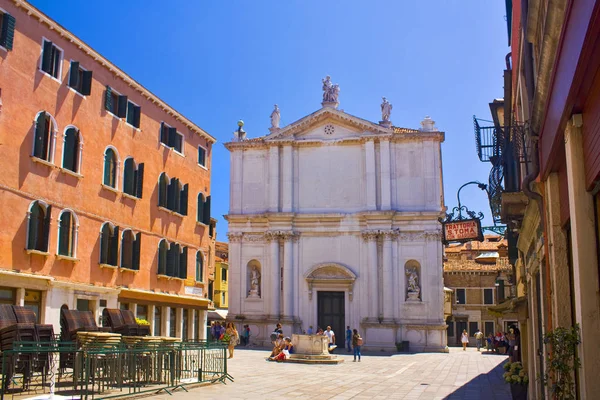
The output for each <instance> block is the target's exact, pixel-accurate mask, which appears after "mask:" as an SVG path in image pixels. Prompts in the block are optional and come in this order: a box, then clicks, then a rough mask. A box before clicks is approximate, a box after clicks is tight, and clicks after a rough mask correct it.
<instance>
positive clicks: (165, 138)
mask: <svg viewBox="0 0 600 400" xmlns="http://www.w3.org/2000/svg"><path fill="white" fill-rule="evenodd" d="M160 142H161V143H163V144H166V145H168V144H169V127H168V126H166V125H165V123H164V122H161V123H160Z"/></svg>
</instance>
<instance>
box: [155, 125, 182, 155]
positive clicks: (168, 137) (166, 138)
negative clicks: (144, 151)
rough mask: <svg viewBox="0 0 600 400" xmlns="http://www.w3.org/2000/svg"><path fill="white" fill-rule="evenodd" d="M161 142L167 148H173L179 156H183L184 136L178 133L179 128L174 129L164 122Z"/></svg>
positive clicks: (161, 128)
mask: <svg viewBox="0 0 600 400" xmlns="http://www.w3.org/2000/svg"><path fill="white" fill-rule="evenodd" d="M160 142H161V143H162V144H164V145H165V146H167V147H171V148H172V149H173V150H175V151H176V152H178V153H179V154H183V135H182V134H181V133H179V132H177V128H173V127H172V126H169V125H167V124H165V123H164V122H162V123H161V124H160Z"/></svg>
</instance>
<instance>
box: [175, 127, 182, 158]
mask: <svg viewBox="0 0 600 400" xmlns="http://www.w3.org/2000/svg"><path fill="white" fill-rule="evenodd" d="M173 148H174V149H175V150H177V151H178V152H180V153H183V136H181V135H178V134H177V132H175V145H174V146H173Z"/></svg>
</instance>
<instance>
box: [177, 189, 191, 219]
mask: <svg viewBox="0 0 600 400" xmlns="http://www.w3.org/2000/svg"><path fill="white" fill-rule="evenodd" d="M188 188H189V184H187V183H186V184H185V185H183V189H182V190H181V196H180V197H179V213H180V214H181V215H187V213H188Z"/></svg>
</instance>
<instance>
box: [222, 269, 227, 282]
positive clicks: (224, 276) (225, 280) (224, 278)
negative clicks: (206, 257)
mask: <svg viewBox="0 0 600 400" xmlns="http://www.w3.org/2000/svg"><path fill="white" fill-rule="evenodd" d="M221 281H222V282H227V270H226V269H225V268H223V269H221Z"/></svg>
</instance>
